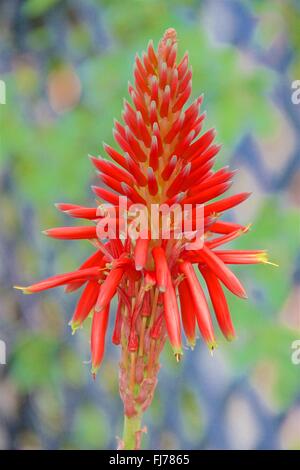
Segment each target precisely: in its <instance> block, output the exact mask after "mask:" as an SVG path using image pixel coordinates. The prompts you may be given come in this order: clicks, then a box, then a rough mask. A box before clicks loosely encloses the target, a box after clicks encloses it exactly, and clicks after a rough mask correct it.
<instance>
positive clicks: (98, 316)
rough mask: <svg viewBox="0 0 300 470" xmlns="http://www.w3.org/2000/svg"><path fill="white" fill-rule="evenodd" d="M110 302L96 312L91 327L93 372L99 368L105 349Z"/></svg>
mask: <svg viewBox="0 0 300 470" xmlns="http://www.w3.org/2000/svg"><path fill="white" fill-rule="evenodd" d="M108 316H109V304H108V305H106V307H105V308H104V309H103V310H102V311H101V312H95V313H94V315H93V323H92V329H91V353H92V374H96V372H97V370H98V369H99V367H100V365H101V362H102V359H103V356H104V349H105V337H106V330H107V325H108Z"/></svg>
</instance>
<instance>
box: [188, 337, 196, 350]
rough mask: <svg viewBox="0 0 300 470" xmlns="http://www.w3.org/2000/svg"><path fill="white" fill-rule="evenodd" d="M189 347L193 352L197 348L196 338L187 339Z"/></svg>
mask: <svg viewBox="0 0 300 470" xmlns="http://www.w3.org/2000/svg"><path fill="white" fill-rule="evenodd" d="M187 345H188V347H189V348H190V349H191V350H192V351H193V350H194V349H195V346H196V338H187Z"/></svg>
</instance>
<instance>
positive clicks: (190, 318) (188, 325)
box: [178, 279, 196, 348]
mask: <svg viewBox="0 0 300 470" xmlns="http://www.w3.org/2000/svg"><path fill="white" fill-rule="evenodd" d="M178 292H179V298H180V307H181V319H182V326H183V329H184V332H185V335H186V338H187V342H188V345H189V346H190V347H191V348H194V347H195V345H196V316H195V311H196V307H195V305H194V300H193V297H191V295H190V289H189V285H188V282H187V280H186V279H183V280H182V281H181V282H180V283H179V286H178Z"/></svg>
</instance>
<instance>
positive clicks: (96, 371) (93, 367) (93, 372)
mask: <svg viewBox="0 0 300 470" xmlns="http://www.w3.org/2000/svg"><path fill="white" fill-rule="evenodd" d="M98 370H99V366H96V365H95V364H93V365H92V368H91V374H92V377H93V379H94V380H96V375H97V373H98Z"/></svg>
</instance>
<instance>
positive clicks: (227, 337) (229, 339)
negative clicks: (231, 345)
mask: <svg viewBox="0 0 300 470" xmlns="http://www.w3.org/2000/svg"><path fill="white" fill-rule="evenodd" d="M226 339H227V341H230V342H231V341H234V340H235V339H236V336H235V335H234V334H228V335H226Z"/></svg>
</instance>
